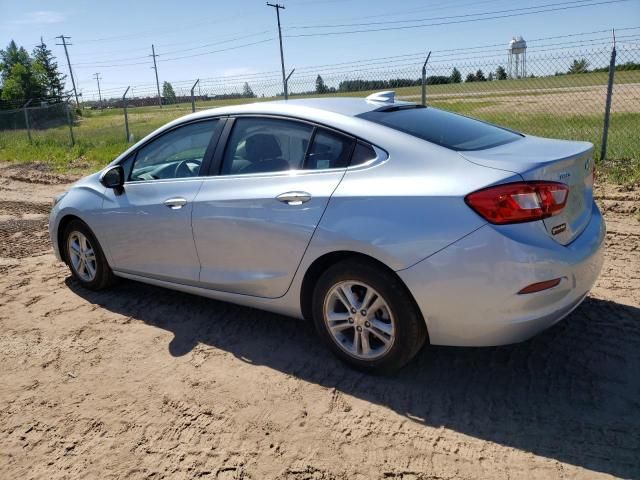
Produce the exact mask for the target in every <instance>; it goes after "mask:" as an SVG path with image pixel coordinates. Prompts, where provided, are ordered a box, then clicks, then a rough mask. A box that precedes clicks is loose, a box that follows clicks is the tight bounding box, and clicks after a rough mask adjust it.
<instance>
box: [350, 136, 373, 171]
mask: <svg viewBox="0 0 640 480" xmlns="http://www.w3.org/2000/svg"><path fill="white" fill-rule="evenodd" d="M377 156H378V155H377V154H376V151H375V150H374V149H373V147H372V146H371V145H369V144H368V143H364V142H358V144H357V145H356V148H355V149H354V150H353V156H352V157H351V164H350V165H351V166H352V167H354V166H356V165H362V164H363V163H367V162H369V161H371V160H373V159H374V158H376V157H377Z"/></svg>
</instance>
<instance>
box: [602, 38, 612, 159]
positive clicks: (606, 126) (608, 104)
mask: <svg viewBox="0 0 640 480" xmlns="http://www.w3.org/2000/svg"><path fill="white" fill-rule="evenodd" d="M615 72H616V32H615V30H614V31H613V48H612V49H611V60H610V61H609V81H608V82H607V100H606V102H605V107H604V125H603V126H602V142H601V144H600V160H604V159H605V157H606V155H607V136H608V135H609V120H610V117H611V97H613V78H614V75H615Z"/></svg>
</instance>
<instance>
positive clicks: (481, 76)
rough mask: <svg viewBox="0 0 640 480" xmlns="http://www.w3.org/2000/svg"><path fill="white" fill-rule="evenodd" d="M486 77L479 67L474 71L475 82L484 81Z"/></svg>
mask: <svg viewBox="0 0 640 480" xmlns="http://www.w3.org/2000/svg"><path fill="white" fill-rule="evenodd" d="M486 81H487V78H486V77H485V76H484V72H483V71H482V70H481V69H478V71H477V72H476V82H486Z"/></svg>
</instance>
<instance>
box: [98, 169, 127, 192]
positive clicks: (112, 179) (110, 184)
mask: <svg viewBox="0 0 640 480" xmlns="http://www.w3.org/2000/svg"><path fill="white" fill-rule="evenodd" d="M100 183H101V184H102V185H104V186H105V187H107V188H113V189H114V190H115V192H116V194H118V195H120V194H121V193H122V192H123V191H124V168H122V166H121V165H114V166H113V167H111V168H109V169H107V170H105V171H104V172H102V175H100Z"/></svg>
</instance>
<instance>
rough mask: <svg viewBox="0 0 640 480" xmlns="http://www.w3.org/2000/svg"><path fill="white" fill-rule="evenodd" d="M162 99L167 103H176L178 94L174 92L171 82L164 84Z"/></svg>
mask: <svg viewBox="0 0 640 480" xmlns="http://www.w3.org/2000/svg"><path fill="white" fill-rule="evenodd" d="M162 98H163V99H164V100H165V102H167V103H176V92H174V91H173V86H172V85H171V84H170V83H169V82H164V83H163V84H162Z"/></svg>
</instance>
